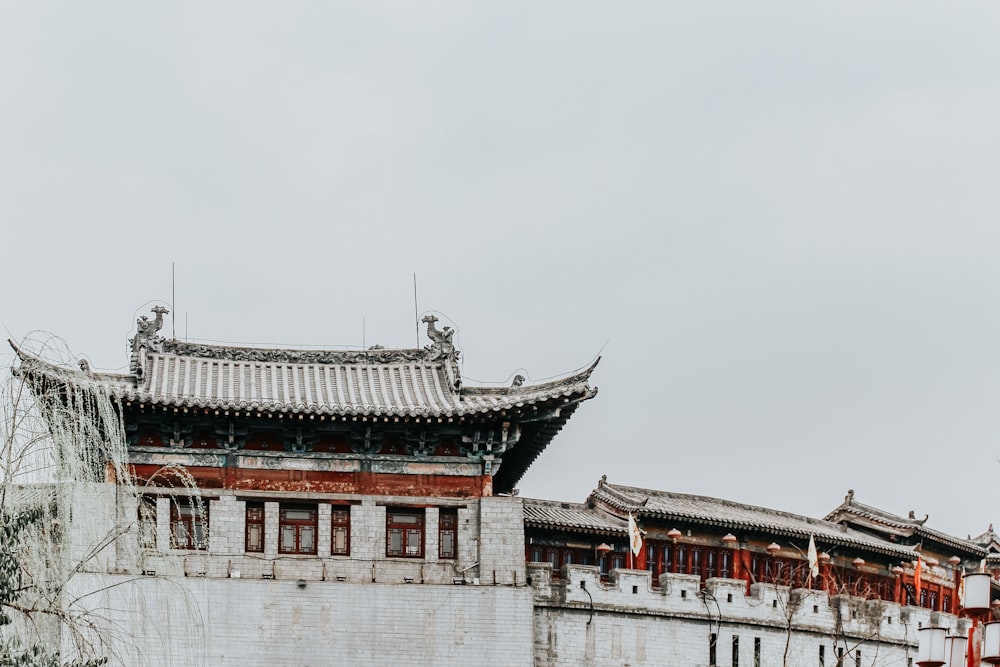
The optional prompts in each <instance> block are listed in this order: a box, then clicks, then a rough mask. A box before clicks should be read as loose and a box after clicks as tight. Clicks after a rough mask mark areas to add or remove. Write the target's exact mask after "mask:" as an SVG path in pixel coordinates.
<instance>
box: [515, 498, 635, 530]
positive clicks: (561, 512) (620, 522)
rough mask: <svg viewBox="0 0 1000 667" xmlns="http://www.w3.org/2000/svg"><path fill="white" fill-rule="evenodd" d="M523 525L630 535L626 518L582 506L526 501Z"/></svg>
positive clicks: (551, 501) (578, 504) (526, 499)
mask: <svg viewBox="0 0 1000 667" xmlns="http://www.w3.org/2000/svg"><path fill="white" fill-rule="evenodd" d="M524 524H525V526H527V527H532V528H560V529H563V530H566V529H570V530H578V531H580V532H585V533H600V534H602V535H604V534H615V535H627V534H628V524H627V522H626V521H625V520H624V519H619V518H617V517H614V516H610V515H608V514H607V513H606V512H601V511H600V510H596V509H592V508H588V507H587V506H586V505H584V504H582V503H562V502H557V501H554V500H535V499H532V498H525V499H524Z"/></svg>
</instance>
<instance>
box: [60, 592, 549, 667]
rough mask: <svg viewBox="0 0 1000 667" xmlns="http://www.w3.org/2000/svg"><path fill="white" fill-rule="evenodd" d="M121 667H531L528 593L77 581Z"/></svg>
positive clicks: (530, 625) (110, 653)
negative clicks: (108, 628) (110, 635)
mask: <svg viewBox="0 0 1000 667" xmlns="http://www.w3.org/2000/svg"><path fill="white" fill-rule="evenodd" d="M73 585H74V589H75V590H76V591H87V590H99V591H100V592H99V593H96V594H93V595H89V596H87V597H86V598H85V599H84V602H85V604H86V605H87V606H88V607H89V608H91V609H96V610H99V612H98V613H99V615H100V616H102V617H106V618H107V620H108V622H109V624H110V625H113V627H114V628H115V629H116V630H115V635H116V642H115V647H114V651H113V652H109V653H107V654H108V655H111V656H112V658H113V659H112V662H111V664H113V665H127V666H128V667H178V666H180V665H184V666H185V667H188V666H190V667H230V666H231V667H275V666H276V665H280V666H282V667H321V666H327V665H351V666H352V667H368V666H370V667H386V666H392V665H436V666H443V667H450V666H454V667H467V666H468V665H477V664H486V663H488V664H490V665H496V666H497V667H529V666H530V665H532V662H533V654H532V620H531V619H532V615H531V609H532V593H531V591H530V589H528V588H526V587H523V586H521V587H511V586H483V585H481V586H475V585H454V584H439V585H434V584H419V583H414V584H405V583H399V584H380V583H374V584H373V583H370V582H368V583H351V582H339V581H336V580H334V581H312V580H310V581H303V582H302V583H300V582H299V581H298V580H296V579H294V578H292V579H286V578H276V579H270V580H265V579H260V578H257V579H251V578H240V579H232V578H228V579H219V578H212V577H208V576H206V577H184V576H180V577H175V576H170V577H163V576H160V575H157V576H147V577H138V578H133V577H130V576H128V575H101V574H92V573H88V574H83V575H80V576H78V577H77V578H76V579H75V580H74V582H73Z"/></svg>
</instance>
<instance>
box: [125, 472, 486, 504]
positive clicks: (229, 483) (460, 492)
mask: <svg viewBox="0 0 1000 667" xmlns="http://www.w3.org/2000/svg"><path fill="white" fill-rule="evenodd" d="M185 470H186V471H187V473H188V474H189V475H191V477H192V479H193V480H194V482H195V483H196V484H197V485H198V486H199V487H200V488H205V489H220V488H221V489H233V490H245V491H313V492H319V493H358V494H368V495H392V496H434V497H437V496H440V497H450V498H469V497H481V496H489V495H492V491H493V484H492V478H491V477H489V476H488V475H480V476H467V477H466V476H454V475H402V474H388V473H372V472H329V471H317V470H259V469H253V470H251V469H246V468H215V467H206V466H190V467H187V468H185ZM132 474H133V475H134V476H135V478H136V480H138V481H140V482H148V483H150V484H151V485H153V486H176V485H178V484H179V483H180V479H179V478H178V477H177V475H175V474H171V473H170V472H169V471H167V472H164V469H163V468H162V467H160V466H157V465H150V464H136V465H133V466H132Z"/></svg>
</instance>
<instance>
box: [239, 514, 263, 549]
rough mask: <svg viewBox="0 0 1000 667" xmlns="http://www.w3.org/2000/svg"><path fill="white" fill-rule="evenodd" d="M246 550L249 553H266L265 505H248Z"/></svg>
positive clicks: (245, 536)
mask: <svg viewBox="0 0 1000 667" xmlns="http://www.w3.org/2000/svg"><path fill="white" fill-rule="evenodd" d="M246 516H247V518H246V531H245V535H244V538H245V544H244V549H245V551H247V552H248V553H263V551H264V503H252V502H248V503H247V512H246Z"/></svg>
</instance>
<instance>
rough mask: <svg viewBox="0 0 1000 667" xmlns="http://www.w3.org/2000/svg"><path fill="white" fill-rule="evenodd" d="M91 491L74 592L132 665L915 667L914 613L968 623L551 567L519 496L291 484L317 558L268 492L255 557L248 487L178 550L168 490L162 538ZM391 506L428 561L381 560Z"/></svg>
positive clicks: (103, 491) (854, 603) (221, 500)
mask: <svg viewBox="0 0 1000 667" xmlns="http://www.w3.org/2000/svg"><path fill="white" fill-rule="evenodd" d="M94 498H97V499H98V501H99V504H101V507H98V508H95V511H94V512H93V513H92V514H93V516H92V517H91V520H90V521H88V522H85V523H86V525H81V528H82V529H83V531H84V533H81V535H79V536H78V537H77V538H75V539H74V540H73V544H74V545H75V544H78V543H79V544H81V545H82V544H83V543H84V542H85V541H86V540H87V539H89V538H92V537H93V533H95V531H100V530H106V529H107V528H108V527H109V526H112V527H113V526H115V525H116V524H117V526H118V530H119V531H120V532H121V535H120V537H119V538H118V540H117V541H116V542H114V543H113V544H112V545H111V546H110V547H109V549H107V550H105V551H104V552H102V553H101V554H99V555H98V557H97V558H96V559H94V560H92V561H91V562H89V563H88V565H87V568H86V570H87V571H86V572H83V573H81V574H80V575H79V576H77V577H76V578H75V579H74V581H73V589H74V590H73V592H74V593H86V592H88V591H95V592H94V593H93V594H91V595H87V596H86V597H83V598H81V599H80V601H79V602H78V603H77V604H78V605H79V606H80V608H87V609H91V610H94V611H96V612H97V616H96V618H98V619H101V620H100V622H99V623H98V625H99V626H102V627H104V628H105V629H107V628H113V631H112V632H111V633H110V635H109V636H111V637H112V639H113V646H110V647H108V648H107V650H106V651H105V653H106V654H108V655H109V656H112V657H113V661H112V664H121V665H129V666H130V667H133V666H139V665H151V666H153V665H211V666H213V667H215V666H227V665H234V666H235V665H239V666H241V667H243V666H246V667H253V666H256V665H260V666H262V667H263V666H265V665H266V666H268V667H273V666H275V665H282V666H288V667H311V666H316V665H331V664H344V665H359V666H365V665H373V666H374V665H379V666H385V665H442V666H446V667H447V666H451V665H455V666H458V665H463V666H464V665H475V664H484V663H489V664H491V665H499V666H506V665H510V666H512V667H513V666H518V667H527V666H528V665H534V666H535V667H561V666H567V667H569V666H571V665H595V666H602V667H603V666H621V667H626V666H628V667H634V666H636V665H677V666H678V667H701V666H706V667H707V666H709V665H720V666H721V665H725V666H727V667H728V666H730V665H737V664H738V665H744V666H754V665H763V666H766V667H767V666H771V665H788V666H789V667H813V666H815V665H819V664H820V652H821V650H822V652H823V656H824V657H823V664H824V665H826V666H827V667H833V666H834V665H837V655H838V653H839V652H840V651H841V650H843V652H844V663H843V664H844V666H845V667H853V666H854V665H856V664H861V665H865V666H866V667H869V666H874V665H886V666H888V665H893V666H899V667H907V665H909V664H911V663H910V662H909V661H912V660H914V659H915V647H916V644H917V629H918V628H919V627H921V626H922V625H926V624H929V623H933V624H936V625H943V626H946V627H949V628H952V629H955V630H957V631H959V632H961V631H964V630H965V629H966V628H965V627H964V626H963V625H962V623H964V622H963V621H960V620H959V619H956V618H955V617H952V616H948V615H945V614H932V613H931V612H929V611H927V610H923V609H919V608H914V607H900V606H898V605H894V604H887V603H881V602H874V601H864V600H862V599H860V598H847V597H843V596H841V597H827V596H826V595H824V594H820V593H816V592H813V591H789V590H787V589H785V588H782V587H775V586H765V585H762V584H761V585H758V584H755V585H753V586H751V587H750V590H749V591H747V590H746V589H745V588H744V583H743V582H741V581H735V580H729V579H712V580H709V582H708V584H707V586H706V587H705V589H704V590H702V589H701V585H700V581H699V579H698V578H697V577H693V576H686V575H673V574H667V575H663V576H662V577H661V579H660V581H659V582H658V584H659V585H658V586H656V587H653V586H652V581H651V579H650V575H649V573H647V572H644V571H635V570H615V571H613V572H612V576H611V578H610V581H607V582H602V581H601V579H600V573H599V572H598V570H597V568H595V567H592V566H582V565H569V566H566V567H565V568H564V569H563V571H562V572H561V573H560V575H561V576H560V577H559V578H558V579H556V580H554V579H553V576H552V575H553V573H552V570H551V566H549V565H548V564H539V563H532V564H528V565H526V564H525V562H524V529H523V507H522V503H521V501H520V499H518V498H512V497H487V498H466V499H442V498H413V497H393V496H358V495H343V496H332V495H330V494H308V493H302V494H298V495H297V496H295V497H294V498H293V499H292V501H293V502H296V503H316V505H317V507H318V508H319V522H318V529H319V530H318V535H317V545H318V549H317V551H318V553H317V554H316V555H281V554H279V553H278V525H279V520H278V512H279V507H280V502H281V501H282V500H283V499H282V498H281V497H280V496H278V495H274V496H269V497H264V498H261V497H259V496H255V497H254V498H253V499H254V500H258V501H259V500H264V503H265V504H264V508H265V511H264V517H265V519H264V521H265V547H264V552H263V553H256V554H254V553H246V552H245V548H244V547H245V517H246V500H247V499H245V498H243V497H240V496H238V495H233V494H232V493H231V492H228V493H223V494H220V495H218V496H217V497H212V498H207V499H206V501H207V503H208V508H209V523H210V540H209V547H208V549H207V550H205V551H188V550H175V549H172V548H171V547H170V504H171V502H172V501H171V498H170V497H168V496H161V497H159V498H158V499H157V502H156V509H157V516H156V523H155V534H156V540H155V541H156V548H152V549H145V550H142V549H137V544H138V541H137V532H138V526H137V521H136V518H137V516H138V512H137V509H136V505H135V503H134V502H132V503H129V502H127V499H125V500H122V499H120V498H119V499H116V498H115V491H114V487H111V486H110V485H101V486H100V488H97V489H95V490H94V493H93V494H88V499H90V502H91V503H93V499H94ZM330 502H336V503H349V504H350V505H351V507H350V517H351V526H350V551H351V553H350V556H332V555H331V554H330V543H331V527H330V516H331V515H330V504H329V503H330ZM394 507H410V508H422V509H423V511H424V519H425V528H424V530H425V532H424V537H425V541H424V550H425V557H424V558H390V557H387V556H386V511H387V508H394ZM444 507H450V508H457V510H458V555H457V557H456V558H455V559H453V560H445V559H439V558H438V549H437V547H438V544H437V542H438V520H439V512H440V509H441V508H444ZM116 508H117V509H116ZM78 523H79V522H78ZM73 597H75V595H74V596H73ZM713 635H714V636H715V648H714V651H713V649H712V647H711V643H712V636H713ZM95 638H96V637H95ZM734 639H736V643H735V644H734ZM734 647H735V650H736V651H737V652H738V659H737V660H736V661H734V657H733V652H734ZM859 652H860V662H858V658H857V656H858V653H859ZM713 654H714V661H713V660H712V658H713Z"/></svg>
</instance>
